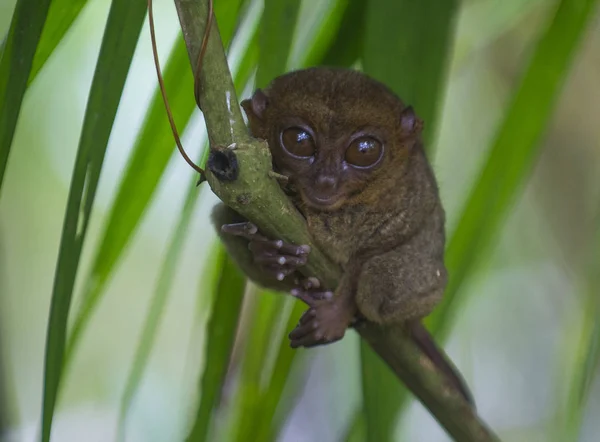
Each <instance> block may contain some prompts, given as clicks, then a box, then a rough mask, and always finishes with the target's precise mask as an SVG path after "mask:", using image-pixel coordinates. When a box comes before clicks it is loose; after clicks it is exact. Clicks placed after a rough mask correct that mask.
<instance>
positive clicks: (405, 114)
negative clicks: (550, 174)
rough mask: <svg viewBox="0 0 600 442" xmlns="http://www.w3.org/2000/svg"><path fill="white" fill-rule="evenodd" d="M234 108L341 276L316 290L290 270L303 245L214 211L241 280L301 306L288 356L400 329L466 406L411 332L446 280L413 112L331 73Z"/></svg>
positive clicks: (302, 255)
mask: <svg viewBox="0 0 600 442" xmlns="http://www.w3.org/2000/svg"><path fill="white" fill-rule="evenodd" d="M242 106H243V108H244V110H245V112H246V114H247V116H248V122H249V127H250V132H251V134H252V135H253V136H254V137H256V138H261V139H265V140H267V142H268V145H269V149H270V151H271V154H272V158H273V170H274V171H275V172H277V173H278V174H280V175H282V176H284V177H287V179H286V180H283V181H282V182H281V186H282V188H283V190H284V191H285V192H286V194H287V195H288V196H289V197H290V198H291V199H292V201H293V202H294V204H295V205H296V207H297V208H298V210H299V211H300V213H301V214H302V215H303V216H304V217H305V218H306V222H307V225H308V231H309V233H310V235H311V237H312V239H313V241H314V244H315V245H316V246H318V247H319V248H320V250H322V251H323V252H324V253H325V254H326V255H328V256H329V258H330V259H331V260H332V261H334V262H336V263H337V264H339V266H340V267H341V268H342V269H343V276H342V279H341V281H340V283H339V285H338V287H327V288H324V287H321V284H320V282H319V281H318V280H317V279H315V278H305V277H304V276H302V274H301V273H300V272H299V271H298V269H299V268H300V267H301V266H303V265H304V264H306V262H307V256H308V254H309V253H310V248H309V247H308V246H303V245H294V244H287V243H285V242H283V241H280V240H277V239H267V238H266V237H264V236H263V235H261V234H260V232H258V229H257V227H256V226H254V225H253V224H251V223H249V222H246V221H245V220H243V219H242V218H241V217H240V216H239V215H237V214H236V213H235V212H233V211H232V210H231V209H229V208H227V207H225V206H224V205H219V206H217V208H216V209H215V211H214V213H213V220H214V222H215V223H216V224H217V226H218V228H219V231H220V237H221V238H222V240H223V241H224V243H225V246H226V248H227V250H228V252H229V253H230V254H231V255H232V257H233V259H234V260H235V261H236V262H237V263H238V264H239V265H240V267H241V268H242V270H243V271H244V272H245V273H246V274H247V275H248V277H249V278H250V279H252V280H254V281H255V282H256V283H258V284H260V285H262V286H264V287H267V288H272V289H276V290H285V291H290V292H291V293H292V294H293V295H294V296H296V297H298V298H300V299H301V300H303V301H304V302H306V303H307V304H308V306H309V309H308V310H307V311H306V312H305V313H304V315H303V316H302V317H301V319H300V322H299V324H298V326H297V327H296V328H295V329H294V330H293V331H292V332H291V333H290V335H289V337H290V340H291V346H292V347H312V346H316V345H321V344H326V343H330V342H334V341H337V340H339V339H341V338H342V337H343V336H344V334H345V332H346V330H347V329H348V327H351V326H352V325H353V324H354V323H355V322H356V321H361V320H366V321H373V322H375V323H378V324H383V325H386V324H398V323H403V324H406V325H407V328H408V329H410V330H411V331H412V335H413V337H414V340H415V341H416V342H417V344H418V345H419V346H420V347H421V348H422V349H423V350H424V352H425V353H426V354H427V355H428V356H429V357H430V359H431V360H432V361H433V362H434V363H435V364H436V365H437V366H438V367H439V368H440V369H441V370H442V371H443V372H445V373H446V374H447V376H448V377H449V379H450V381H451V382H453V383H454V384H455V385H456V386H457V388H458V389H459V390H460V391H461V393H462V394H463V395H464V396H465V397H466V398H467V399H469V398H470V397H469V393H468V391H467V390H466V388H465V387H464V385H463V384H462V381H461V379H460V377H459V376H458V375H457V374H456V373H455V372H454V370H453V369H452V367H451V365H450V364H449V363H448V362H446V360H445V359H444V357H443V356H442V354H441V352H440V351H439V350H438V348H437V347H436V346H435V343H434V342H433V340H432V338H431V337H430V336H429V334H428V333H427V331H426V330H425V328H424V327H423V326H422V325H421V323H420V319H421V318H423V317H425V316H426V315H428V314H429V313H430V312H431V311H432V309H433V308H434V306H435V305H436V304H437V303H438V302H439V301H440V299H441V297H442V294H443V291H444V288H445V286H446V281H447V274H446V268H445V266H444V243H445V234H444V210H443V208H442V205H441V203H440V198H439V195H438V188H437V183H436V180H435V177H434V175H433V172H432V169H431V167H430V165H429V162H428V160H427V158H426V156H425V153H424V150H423V144H422V141H421V131H422V127H423V124H422V122H421V121H420V120H419V118H418V117H417V116H416V115H415V113H414V112H413V109H412V108H411V107H407V106H405V105H404V104H403V103H402V101H401V100H400V99H399V98H398V97H396V96H395V95H394V94H393V93H392V92H391V91H390V90H389V89H388V88H387V87H385V86H384V85H383V84H381V83H379V82H377V81H375V80H373V79H371V78H370V77H368V76H366V75H364V74H362V73H360V72H357V71H352V70H344V69H331V68H311V69H306V70H301V71H296V72H291V73H288V74H285V75H283V76H280V77H278V78H276V79H275V80H273V82H272V83H271V84H270V85H269V86H268V87H267V88H266V89H265V90H264V91H263V90H260V89H259V90H257V91H256V92H255V93H254V95H253V96H252V98H251V99H249V100H245V101H243V102H242ZM328 289H332V290H333V292H332V291H330V290H328Z"/></svg>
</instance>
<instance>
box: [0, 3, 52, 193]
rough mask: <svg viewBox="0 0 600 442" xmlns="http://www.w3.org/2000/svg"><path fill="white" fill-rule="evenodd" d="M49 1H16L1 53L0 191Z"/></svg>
mask: <svg viewBox="0 0 600 442" xmlns="http://www.w3.org/2000/svg"><path fill="white" fill-rule="evenodd" d="M50 1H51V0H19V1H18V2H17V4H16V6H15V11H14V13H13V17H12V21H11V24H10V29H9V31H8V36H7V38H6V40H5V43H4V48H2V49H3V50H2V52H1V53H0V57H1V58H0V191H1V190H2V181H3V179H4V172H5V171H6V164H7V162H8V154H9V153H10V147H11V144H12V140H13V136H14V134H15V127H16V126H17V120H18V118H19V111H20V110H21V103H22V102H23V96H24V95H25V90H26V89H27V78H29V73H30V71H31V65H32V63H33V57H34V55H35V51H36V48H37V46H38V42H39V40H40V35H41V34H42V28H43V26H44V22H45V21H46V16H47V14H48V7H49V6H50Z"/></svg>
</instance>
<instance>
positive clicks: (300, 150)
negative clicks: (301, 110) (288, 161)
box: [281, 127, 315, 157]
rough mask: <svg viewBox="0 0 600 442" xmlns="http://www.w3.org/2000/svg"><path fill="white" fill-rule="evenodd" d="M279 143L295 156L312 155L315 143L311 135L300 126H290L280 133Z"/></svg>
mask: <svg viewBox="0 0 600 442" xmlns="http://www.w3.org/2000/svg"><path fill="white" fill-rule="evenodd" d="M281 144H282V146H283V148H284V149H285V150H287V151H288V152H289V153H291V154H292V155H295V156H297V157H312V156H313V155H314V154H315V143H314V141H313V138H312V137H311V135H310V134H309V133H308V132H307V131H306V130H304V129H302V128H300V127H290V128H289V129H286V130H284V131H283V132H282V133H281Z"/></svg>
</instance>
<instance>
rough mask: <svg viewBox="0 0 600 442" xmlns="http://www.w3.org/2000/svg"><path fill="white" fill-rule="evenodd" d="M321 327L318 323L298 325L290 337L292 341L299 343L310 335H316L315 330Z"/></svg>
mask: <svg viewBox="0 0 600 442" xmlns="http://www.w3.org/2000/svg"><path fill="white" fill-rule="evenodd" d="M318 327H319V324H318V323H317V322H316V321H308V322H306V323H305V324H301V325H298V326H297V327H296V328H295V329H293V330H292V331H291V332H290V334H289V335H288V337H289V338H290V339H291V340H292V341H297V340H299V339H301V338H303V337H305V336H306V335H308V334H311V333H314V332H315V330H316V329H317V328H318Z"/></svg>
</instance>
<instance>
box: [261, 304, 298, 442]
mask: <svg viewBox="0 0 600 442" xmlns="http://www.w3.org/2000/svg"><path fill="white" fill-rule="evenodd" d="M305 310H306V306H304V305H303V304H302V303H300V302H295V303H294V308H293V310H292V313H291V314H290V316H289V319H288V321H287V324H286V326H285V330H286V331H291V330H293V329H294V327H296V325H297V324H298V321H299V320H300V316H301V315H302V313H304V311H305ZM297 357H298V352H297V350H295V349H293V348H291V347H290V343H289V341H288V339H287V337H284V338H283V339H282V340H281V343H280V344H279V349H278V350H277V355H276V358H275V364H274V366H273V371H272V375H271V377H270V380H269V383H268V386H267V387H266V388H265V389H264V392H263V394H262V397H261V399H260V404H259V405H258V407H259V410H261V414H260V416H258V420H257V421H256V425H255V431H256V433H255V434H256V440H257V441H261V442H271V441H273V442H274V441H276V440H277V439H278V437H279V433H280V431H281V429H282V427H283V424H284V423H285V420H286V418H287V416H288V413H289V411H291V406H292V405H293V401H288V404H287V405H288V406H287V407H284V409H278V408H280V407H281V405H282V404H281V399H282V394H283V390H284V387H285V386H286V385H287V383H288V381H289V375H290V372H291V370H292V364H293V363H294V361H295V360H296V359H297ZM298 393H299V392H298Z"/></svg>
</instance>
